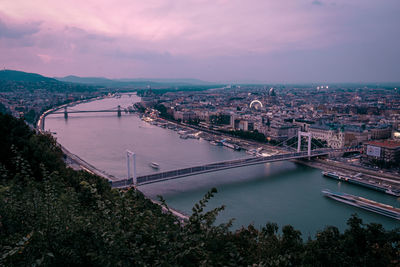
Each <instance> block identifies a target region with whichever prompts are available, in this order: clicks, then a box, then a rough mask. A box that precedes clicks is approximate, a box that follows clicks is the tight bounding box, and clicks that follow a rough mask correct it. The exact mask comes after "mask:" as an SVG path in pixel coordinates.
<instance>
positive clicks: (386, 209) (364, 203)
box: [322, 189, 400, 220]
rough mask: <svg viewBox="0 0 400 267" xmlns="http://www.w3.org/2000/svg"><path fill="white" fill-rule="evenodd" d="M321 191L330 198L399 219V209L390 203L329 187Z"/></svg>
mask: <svg viewBox="0 0 400 267" xmlns="http://www.w3.org/2000/svg"><path fill="white" fill-rule="evenodd" d="M322 193H323V194H324V195H325V196H326V197H329V198H331V199H334V200H336V201H340V202H343V203H346V204H348V205H351V206H354V207H358V208H361V209H364V210H368V211H371V212H374V213H377V214H381V215H384V216H387V217H390V218H393V219H396V220H400V209H399V208H395V207H393V206H390V205H386V204H383V203H379V202H376V201H373V200H370V199H366V198H363V197H359V196H353V195H350V194H346V193H342V192H333V191H331V190H329V189H325V190H322Z"/></svg>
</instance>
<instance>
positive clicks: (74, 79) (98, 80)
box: [55, 75, 115, 84]
mask: <svg viewBox="0 0 400 267" xmlns="http://www.w3.org/2000/svg"><path fill="white" fill-rule="evenodd" d="M55 79H57V80H58V81H61V82H70V83H84V84H111V83H115V81H113V80H110V79H107V78H103V77H79V76H74V75H69V76H65V77H60V78H58V77H56V78H55Z"/></svg>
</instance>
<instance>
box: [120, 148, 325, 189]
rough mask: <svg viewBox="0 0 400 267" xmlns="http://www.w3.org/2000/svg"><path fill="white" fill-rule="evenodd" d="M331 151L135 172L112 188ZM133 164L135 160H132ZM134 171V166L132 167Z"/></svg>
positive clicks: (309, 156)
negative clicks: (149, 172) (150, 171)
mask: <svg viewBox="0 0 400 267" xmlns="http://www.w3.org/2000/svg"><path fill="white" fill-rule="evenodd" d="M332 150H333V149H321V150H314V151H311V152H310V154H309V153H308V151H303V152H301V151H300V152H292V153H284V154H277V155H272V156H267V157H252V158H244V159H236V160H228V161H221V162H215V163H209V164H204V165H198V166H193V167H188V168H182V169H176V170H170V171H165V172H159V173H154V174H148V175H143V176H137V177H136V174H135V170H134V173H133V177H130V173H129V174H128V177H129V178H128V179H123V180H119V181H113V182H112V187H114V188H122V187H129V186H132V185H136V186H139V185H145V184H150V183H156V182H161V181H166V180H171V179H177V178H181V177H185V176H191V175H196V174H202V173H207V172H215V171H220V170H226V169H232V168H239V167H244V166H250V165H257V164H264V163H268V162H275V161H284V160H291V159H302V158H311V157H318V156H326V155H328V154H329V153H330V152H332ZM127 153H128V157H127V158H128V166H130V163H129V162H130V160H129V158H130V156H129V154H130V155H133V156H134V155H135V154H134V153H132V152H130V151H128V152H127ZM133 164H135V160H134V158H133ZM134 169H136V168H135V165H134ZM128 172H130V167H128Z"/></svg>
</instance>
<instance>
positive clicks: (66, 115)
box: [64, 106, 68, 119]
mask: <svg viewBox="0 0 400 267" xmlns="http://www.w3.org/2000/svg"><path fill="white" fill-rule="evenodd" d="M64 119H68V110H67V106H65V107H64Z"/></svg>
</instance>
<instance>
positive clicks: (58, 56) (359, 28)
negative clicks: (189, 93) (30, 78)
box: [0, 0, 400, 83]
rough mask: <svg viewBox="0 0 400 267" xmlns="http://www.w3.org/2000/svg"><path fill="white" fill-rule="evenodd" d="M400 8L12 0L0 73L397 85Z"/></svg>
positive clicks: (2, 15)
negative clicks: (31, 0) (4, 69)
mask: <svg viewBox="0 0 400 267" xmlns="http://www.w3.org/2000/svg"><path fill="white" fill-rule="evenodd" d="M399 11H400V5H399V4H398V2H397V1H391V0H390V1H384V3H382V2H379V3H378V2H375V1H360V0H356V1H351V2H348V1H342V0H338V1H308V0H307V1H306V0H304V1H279V2H265V1H252V2H251V3H248V2H246V3H244V2H240V1H223V0H221V1H207V0H204V1H184V2H181V1H146V2H145V3H144V2H139V1H133V2H132V1H123V0H121V1H117V2H113V3H112V4H111V3H107V1H85V3H81V2H77V1H68V2H66V1H61V2H57V3H55V2H53V1H35V2H26V1H12V2H2V3H0V53H1V54H2V60H1V63H2V66H1V67H3V68H7V69H18V70H23V71H28V72H36V73H40V74H43V75H46V76H66V75H78V76H102V77H107V78H197V79H202V80H207V81H215V82H222V81H232V82H235V81H261V82H272V83H307V82H328V83H329V82H398V81H399V78H398V77H400V68H399V67H398V62H400V53H399V51H398V47H399V45H400V29H399V27H398V25H399V22H400V18H399V17H398V16H397V14H398V13H399Z"/></svg>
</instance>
